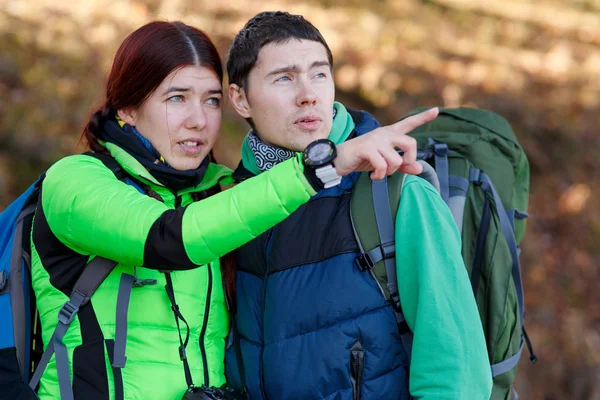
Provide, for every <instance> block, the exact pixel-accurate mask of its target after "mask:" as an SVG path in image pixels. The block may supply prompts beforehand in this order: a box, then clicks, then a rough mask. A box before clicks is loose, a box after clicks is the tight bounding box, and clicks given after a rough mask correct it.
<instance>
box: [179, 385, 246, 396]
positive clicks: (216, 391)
mask: <svg viewBox="0 0 600 400" xmlns="http://www.w3.org/2000/svg"><path fill="white" fill-rule="evenodd" d="M247 398H248V397H247V396H246V394H245V393H242V392H240V391H239V390H237V389H236V388H234V387H233V386H230V385H229V384H227V383H225V384H223V385H222V386H221V387H219V388H217V387H214V386H211V387H208V386H206V385H202V386H200V387H191V388H189V389H188V390H187V391H186V392H185V394H184V395H183V398H182V400H246V399H247Z"/></svg>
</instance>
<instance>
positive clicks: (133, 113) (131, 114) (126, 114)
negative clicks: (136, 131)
mask: <svg viewBox="0 0 600 400" xmlns="http://www.w3.org/2000/svg"><path fill="white" fill-rule="evenodd" d="M117 115H118V116H119V118H120V119H121V121H123V122H125V123H126V124H129V125H131V126H135V123H136V121H137V116H138V113H137V110H136V109H134V108H133V107H127V108H121V109H119V110H117Z"/></svg>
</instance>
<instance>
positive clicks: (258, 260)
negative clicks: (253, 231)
mask: <svg viewBox="0 0 600 400" xmlns="http://www.w3.org/2000/svg"><path fill="white" fill-rule="evenodd" d="M274 229H275V228H271V229H269V230H268V231H266V232H265V233H263V234H262V235H260V236H258V237H257V238H255V239H253V240H251V241H250V242H248V243H246V244H245V245H243V246H242V247H240V248H239V249H237V250H236V252H235V255H236V259H237V268H238V269H239V270H240V271H244V272H248V273H250V274H252V275H256V276H258V277H261V278H264V277H265V275H266V272H267V259H266V250H267V249H266V247H267V242H268V239H269V238H270V237H271V236H272V234H273V230H274Z"/></svg>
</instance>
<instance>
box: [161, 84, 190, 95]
mask: <svg viewBox="0 0 600 400" xmlns="http://www.w3.org/2000/svg"><path fill="white" fill-rule="evenodd" d="M191 90H192V88H189V87H177V86H171V87H170V88H168V89H167V90H166V91H165V92H164V93H163V94H162V95H163V96H165V95H167V94H169V93H173V92H190V91H191Z"/></svg>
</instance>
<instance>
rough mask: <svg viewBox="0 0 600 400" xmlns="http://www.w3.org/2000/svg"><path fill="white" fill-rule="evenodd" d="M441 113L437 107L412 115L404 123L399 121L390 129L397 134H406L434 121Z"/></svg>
mask: <svg viewBox="0 0 600 400" xmlns="http://www.w3.org/2000/svg"><path fill="white" fill-rule="evenodd" d="M439 112H440V110H439V108H437V107H434V108H430V109H429V110H427V111H423V112H420V113H418V114H415V115H411V116H410V117H408V118H405V119H403V120H402V121H398V122H396V123H395V124H393V125H390V128H392V129H393V130H394V131H396V132H399V133H402V134H406V133H408V132H410V131H412V130H413V129H415V128H417V127H419V126H421V125H423V124H426V123H428V122H431V121H433V120H434V119H435V118H436V117H437V116H438V114H439Z"/></svg>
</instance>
